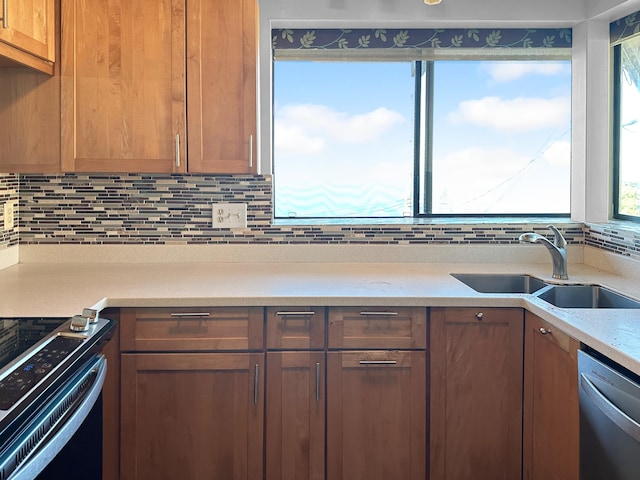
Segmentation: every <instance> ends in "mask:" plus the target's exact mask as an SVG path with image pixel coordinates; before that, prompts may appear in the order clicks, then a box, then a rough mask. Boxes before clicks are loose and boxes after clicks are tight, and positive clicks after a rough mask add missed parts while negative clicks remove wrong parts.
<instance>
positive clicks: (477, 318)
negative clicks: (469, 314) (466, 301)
mask: <svg viewBox="0 0 640 480" xmlns="http://www.w3.org/2000/svg"><path fill="white" fill-rule="evenodd" d="M483 318H484V313H482V312H478V313H476V320H478V321H479V322H481V321H482V319H483Z"/></svg>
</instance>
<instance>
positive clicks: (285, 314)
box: [276, 311, 316, 317]
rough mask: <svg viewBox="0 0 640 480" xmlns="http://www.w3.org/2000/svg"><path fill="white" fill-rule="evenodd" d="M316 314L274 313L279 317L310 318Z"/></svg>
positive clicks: (310, 312)
mask: <svg viewBox="0 0 640 480" xmlns="http://www.w3.org/2000/svg"><path fill="white" fill-rule="evenodd" d="M315 314H316V312H312V311H308V312H307V311H305V312H302V311H300V312H276V315H279V316H281V317H311V316H312V315H315Z"/></svg>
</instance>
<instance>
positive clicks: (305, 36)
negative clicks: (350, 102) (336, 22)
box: [272, 28, 572, 50]
mask: <svg viewBox="0 0 640 480" xmlns="http://www.w3.org/2000/svg"><path fill="white" fill-rule="evenodd" d="M571 38H572V30H571V29H570V28H562V29H523V28H515V29H497V28H496V29H425V28H420V29H353V30H346V29H335V28H333V29H295V30H292V29H274V30H272V42H273V48H274V49H276V50H278V49H314V50H328V49H367V48H368V49H387V48H416V49H441V48H451V49H453V48H460V49H463V48H464V49H467V48H485V49H486V48H508V49H516V48H517V49H521V48H571Z"/></svg>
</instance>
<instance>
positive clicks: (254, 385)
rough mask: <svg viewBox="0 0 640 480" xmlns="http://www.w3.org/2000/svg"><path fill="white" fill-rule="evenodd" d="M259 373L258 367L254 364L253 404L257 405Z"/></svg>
mask: <svg viewBox="0 0 640 480" xmlns="http://www.w3.org/2000/svg"><path fill="white" fill-rule="evenodd" d="M259 373H260V365H258V364H257V363H256V368H255V371H254V377H253V403H254V404H257V403H258V374H259Z"/></svg>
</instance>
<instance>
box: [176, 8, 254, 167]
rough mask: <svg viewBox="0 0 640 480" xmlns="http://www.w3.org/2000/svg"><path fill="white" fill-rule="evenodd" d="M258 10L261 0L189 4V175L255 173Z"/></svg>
mask: <svg viewBox="0 0 640 480" xmlns="http://www.w3.org/2000/svg"><path fill="white" fill-rule="evenodd" d="M256 10H257V8H256V0H215V1H214V0H187V102H188V140H189V142H188V143H189V171H190V172H210V173H250V172H255V171H256V167H255V165H256V162H255V160H254V159H253V156H254V155H253V151H254V147H255V142H256V137H255V129H256V63H257V53H256V48H257V45H256V26H257V21H256Z"/></svg>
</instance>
